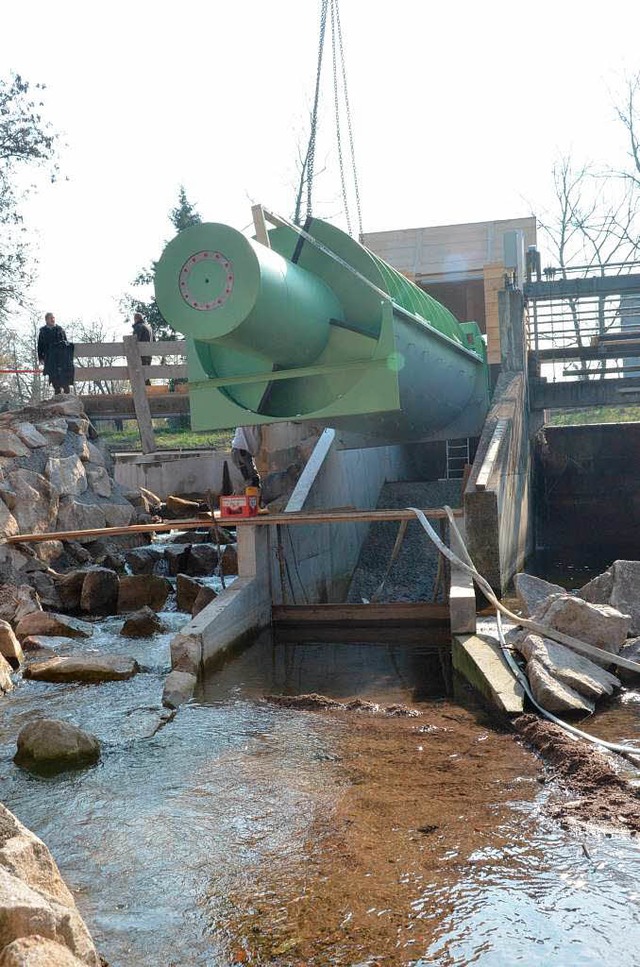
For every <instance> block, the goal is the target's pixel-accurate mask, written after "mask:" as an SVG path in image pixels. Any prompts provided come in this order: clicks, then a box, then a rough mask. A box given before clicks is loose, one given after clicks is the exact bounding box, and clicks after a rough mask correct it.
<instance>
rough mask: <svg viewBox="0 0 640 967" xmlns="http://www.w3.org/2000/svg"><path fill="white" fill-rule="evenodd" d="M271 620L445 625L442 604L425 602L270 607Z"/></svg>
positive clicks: (445, 615)
mask: <svg viewBox="0 0 640 967" xmlns="http://www.w3.org/2000/svg"><path fill="white" fill-rule="evenodd" d="M271 617H272V620H273V621H274V622H275V623H276V624H295V625H299V624H303V623H304V622H308V623H310V624H315V625H319V624H333V625H335V624H342V623H344V622H350V623H351V624H376V625H377V624H380V623H381V622H410V623H411V624H437V625H448V624H449V608H448V606H447V605H446V604H431V603H427V602H422V601H420V602H406V601H402V602H395V601H394V602H392V603H391V604H298V605H295V604H293V605H274V606H273V607H272V609H271Z"/></svg>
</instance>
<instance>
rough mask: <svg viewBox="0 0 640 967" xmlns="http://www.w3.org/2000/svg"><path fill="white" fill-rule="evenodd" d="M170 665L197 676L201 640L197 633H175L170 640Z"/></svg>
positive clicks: (179, 670)
mask: <svg viewBox="0 0 640 967" xmlns="http://www.w3.org/2000/svg"><path fill="white" fill-rule="evenodd" d="M171 667H172V669H173V670H174V671H176V672H187V673H188V674H189V675H193V676H194V677H197V676H198V675H199V674H200V669H201V667H202V641H201V639H200V637H199V636H198V635H183V634H177V635H176V636H175V638H173V639H172V641H171Z"/></svg>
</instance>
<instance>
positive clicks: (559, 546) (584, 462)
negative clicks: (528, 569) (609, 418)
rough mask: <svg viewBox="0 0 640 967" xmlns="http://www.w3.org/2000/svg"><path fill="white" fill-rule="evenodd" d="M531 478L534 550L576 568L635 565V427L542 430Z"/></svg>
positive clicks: (639, 520)
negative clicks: (618, 560) (632, 562)
mask: <svg viewBox="0 0 640 967" xmlns="http://www.w3.org/2000/svg"><path fill="white" fill-rule="evenodd" d="M535 476H536V518H537V520H536V523H537V526H536V531H537V533H536V538H537V544H538V547H540V548H541V549H545V548H546V549H547V550H549V551H553V552H555V554H556V558H555V559H556V560H564V561H565V562H570V561H571V562H576V563H582V564H583V565H584V564H587V563H589V562H590V561H593V563H594V565H596V566H600V565H602V564H608V563H610V562H611V561H612V560H614V559H615V558H631V559H633V560H635V559H637V558H638V534H639V533H640V423H600V424H591V425H585V426H549V427H545V429H544V431H543V432H542V433H541V434H539V435H538V437H537V439H536V475H535Z"/></svg>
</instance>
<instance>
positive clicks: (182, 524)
mask: <svg viewBox="0 0 640 967" xmlns="http://www.w3.org/2000/svg"><path fill="white" fill-rule="evenodd" d="M209 525H212V521H211V516H210V515H207V516H204V517H202V518H198V519H197V520H193V519H189V520H164V521H162V522H161V523H159V524H127V525H126V526H125V525H123V526H122V527H92V528H88V529H87V530H81V531H49V532H47V533H45V534H16V535H15V536H14V537H8V538H7V539H6V543H7V544H37V543H39V542H40V541H75V540H83V539H86V540H90V539H91V538H94V537H106V536H109V537H115V536H117V535H118V534H153V533H154V532H155V531H158V533H161V532H163V531H173V530H176V531H184V530H193V529H194V528H198V527H200V528H202V529H203V530H207V529H208V526H209Z"/></svg>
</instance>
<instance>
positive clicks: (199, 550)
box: [187, 544, 226, 576]
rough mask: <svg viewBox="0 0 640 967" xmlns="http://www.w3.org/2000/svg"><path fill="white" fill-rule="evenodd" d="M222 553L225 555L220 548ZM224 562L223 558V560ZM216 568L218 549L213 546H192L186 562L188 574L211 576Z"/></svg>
mask: <svg viewBox="0 0 640 967" xmlns="http://www.w3.org/2000/svg"><path fill="white" fill-rule="evenodd" d="M221 550H222V552H223V553H226V552H225V551H224V550H223V549H222V548H221ZM223 560H224V558H223ZM217 566H218V548H217V547H216V546H215V545H214V544H193V545H192V546H191V554H190V555H189V560H188V562H187V568H188V571H187V573H188V574H194V575H195V574H201V575H203V576H204V575H207V574H213V572H214V571H215V569H216V567H217Z"/></svg>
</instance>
